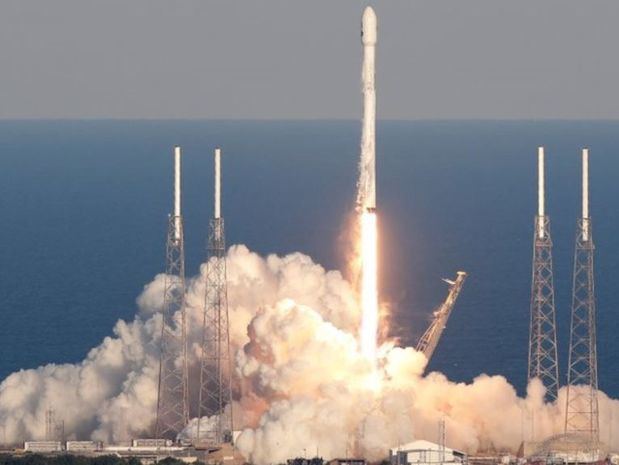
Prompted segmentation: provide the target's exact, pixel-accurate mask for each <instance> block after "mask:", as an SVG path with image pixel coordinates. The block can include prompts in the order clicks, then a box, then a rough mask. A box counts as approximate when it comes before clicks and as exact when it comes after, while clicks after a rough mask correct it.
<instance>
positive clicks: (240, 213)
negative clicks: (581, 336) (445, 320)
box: [0, 121, 619, 397]
mask: <svg viewBox="0 0 619 465" xmlns="http://www.w3.org/2000/svg"><path fill="white" fill-rule="evenodd" d="M359 136H360V124H359V122H357V121H292V122H282V121H265V122H256V121H2V122H0V211H1V212H2V213H1V214H2V226H1V227H0V244H1V245H0V263H1V266H0V311H1V312H2V320H1V321H2V323H1V324H0V344H1V353H2V357H0V378H4V377H5V376H6V375H8V374H9V373H11V372H13V371H15V370H19V369H23V368H32V367H36V366H39V365H41V364H44V363H50V362H54V363H64V362H77V361H80V360H82V359H83V358H84V356H85V355H86V354H87V352H88V350H89V349H90V348H92V347H94V346H95V345H97V344H98V343H99V342H100V341H101V340H102V338H104V337H105V336H108V335H110V334H111V329H112V326H113V324H114V323H115V321H116V320H117V319H119V318H124V319H131V318H132V317H133V314H134V313H135V310H136V306H135V298H136V297H137V296H138V295H139V293H140V292H141V290H142V287H143V286H144V285H145V284H146V283H148V282H149V281H150V280H151V278H152V277H153V276H154V275H155V274H157V273H158V272H161V271H162V270H163V265H164V240H165V232H166V216H167V213H168V211H169V210H170V207H171V148H172V146H173V145H175V144H180V145H182V146H183V150H184V154H183V157H184V216H185V230H186V254H187V270H188V275H194V274H196V273H197V270H198V266H199V264H200V263H201V262H202V260H203V259H204V256H205V240H206V229H207V221H208V217H209V215H210V214H211V202H212V172H211V171H212V168H211V166H212V165H211V162H212V149H213V148H214V147H215V146H216V145H220V146H221V147H222V148H223V153H224V161H223V166H224V180H225V183H224V189H223V195H224V198H223V202H224V206H223V210H224V215H225V217H226V232H227V239H228V243H229V244H233V243H244V244H247V245H248V246H249V247H250V248H251V249H252V250H254V251H257V252H259V253H261V254H267V253H279V254H285V253H288V252H293V251H301V252H304V253H307V254H309V255H311V256H312V257H313V258H314V260H315V261H317V262H319V263H321V264H322V265H324V266H325V267H327V268H330V269H333V268H342V267H343V263H344V255H343V249H344V247H343V243H342V231H343V228H344V226H345V224H346V218H347V216H348V215H349V214H350V212H351V209H352V207H353V202H354V198H355V181H356V175H357V159H358V145H359ZM377 138H378V140H377V164H378V167H377V170H378V212H379V221H380V240H381V245H380V257H381V265H380V266H381V275H380V286H381V295H382V297H383V299H384V300H387V301H389V302H391V304H392V307H393V311H394V315H393V322H392V328H391V332H392V335H394V336H397V337H399V338H400V339H401V340H402V343H403V344H414V343H415V341H416V340H417V338H418V337H419V335H420V334H421V333H422V332H423V330H424V329H425V328H426V326H427V324H428V316H429V315H430V313H431V311H432V310H433V308H434V307H435V306H436V305H437V304H439V303H440V302H441V301H442V299H443V298H444V297H445V295H446V291H447V288H446V285H445V284H444V283H443V282H442V281H441V280H440V278H441V277H453V276H454V275H455V272H456V271H457V270H466V271H467V272H468V273H469V278H468V280H467V282H466V284H465V287H464V289H463V291H462V294H461V296H460V299H459V300H458V302H457V304H456V308H455V310H454V313H453V314H452V317H451V319H450V321H449V325H448V327H447V329H446V330H445V333H444V335H443V338H442V340H441V342H440V344H439V347H438V349H437V351H436V353H435V357H434V359H433V360H432V362H431V366H430V368H431V369H433V370H440V371H442V372H444V373H445V374H446V375H448V376H449V377H450V378H451V379H452V380H456V381H469V380H471V379H473V378H474V377H475V376H477V375H479V374H481V373H489V374H503V375H505V376H506V377H507V378H508V379H509V380H510V382H512V383H513V384H514V385H515V386H516V388H517V389H518V390H519V392H523V390H524V387H525V381H526V380H525V378H526V363H527V362H526V359H527V350H528V348H527V347H528V346H527V344H528V326H529V292H530V271H531V255H532V237H533V217H534V215H535V208H536V171H535V170H536V152H537V151H536V148H537V146H538V145H545V146H546V153H547V155H546V156H547V163H546V165H547V181H546V183H547V210H548V212H549V214H550V217H551V229H552V235H553V240H554V244H555V247H554V258H555V291H556V302H557V318H558V322H557V324H558V332H559V352H560V354H559V356H560V360H559V363H560V369H561V376H562V377H563V378H564V376H565V369H566V364H567V344H568V333H569V311H570V298H571V289H570V286H571V272H572V255H573V247H574V237H575V227H576V220H577V217H578V214H579V208H580V149H581V147H583V146H588V147H589V148H590V150H591V152H590V174H591V212H592V217H593V231H594V232H593V234H594V240H595V243H596V246H597V251H596V253H597V255H596V291H597V304H598V305H597V306H598V352H599V377H600V387H601V388H602V389H603V390H604V391H606V392H607V393H608V394H610V395H612V396H614V397H618V396H619V360H617V358H616V357H615V354H616V353H617V352H618V351H619V340H618V338H617V337H616V334H617V332H618V329H619V318H618V313H617V310H618V309H619V292H618V290H617V286H616V281H617V276H618V271H619V215H618V213H617V208H616V202H617V199H618V198H619V184H618V183H617V179H618V175H619V158H618V157H617V155H616V153H617V151H618V150H619V122H603V121H599V122H562V121H543V122H534V121H518V122H501V121H499V122H496V121H467V122H465V121H449V122H430V121H420V122H395V121H392V122H389V121H387V122H379V124H378V136H377Z"/></svg>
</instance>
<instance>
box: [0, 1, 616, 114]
mask: <svg viewBox="0 0 619 465" xmlns="http://www.w3.org/2000/svg"><path fill="white" fill-rule="evenodd" d="M365 5H366V2H360V1H357V0H331V1H325V0H312V1H309V0H308V1H304V2H301V1H292V0H280V1H275V0H263V1H257V0H251V1H237V0H222V1H210V0H176V1H173V0H53V1H51V0H0V118H99V117H112V118H125V117H130V118H133V117H146V118H196V117H198V118H358V117H359V115H360V112H361V96H360V77H359V70H360V66H361V45H360V39H359V24H360V16H361V12H362V9H363V7H364V6H365ZM373 5H374V7H375V9H376V11H377V14H378V24H379V44H378V51H377V61H378V64H377V68H378V69H377V86H378V114H379V118H383V119H387V118H389V119H391V118H398V119H425V118H617V117H619V99H618V98H617V95H618V94H619V92H618V86H619V60H618V59H617V55H618V53H617V49H618V48H619V26H617V24H619V2H618V1H616V0H587V1H578V0H517V1H515V0H514V1H499V0H467V1H463V0H451V1H445V0H423V1H420V0H415V1H413V0H406V1H405V0H379V1H376V2H374V3H373Z"/></svg>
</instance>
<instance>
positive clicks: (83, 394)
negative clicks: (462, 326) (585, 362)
mask: <svg viewBox="0 0 619 465" xmlns="http://www.w3.org/2000/svg"><path fill="white" fill-rule="evenodd" d="M227 258H228V261H227V271H228V300H229V311H230V322H231V328H230V329H231V343H232V346H233V348H234V351H235V357H234V370H235V377H236V380H237V383H236V384H237V389H236V390H235V392H236V393H237V397H238V398H237V399H236V401H235V405H234V409H235V424H236V425H238V426H239V427H240V429H242V430H243V431H242V433H241V435H240V437H239V438H238V441H237V445H238V448H239V450H240V451H241V452H242V453H243V455H244V456H245V457H246V458H247V459H248V460H249V461H251V462H252V463H255V464H256V465H266V464H268V463H277V462H281V461H284V460H285V459H287V458H290V457H294V456H302V455H307V456H310V455H315V454H319V455H321V456H323V457H327V458H330V457H335V456H345V455H348V456H351V455H353V454H355V453H357V454H363V455H365V456H367V457H368V458H369V459H381V458H384V457H385V456H386V455H387V453H388V452H387V451H388V449H389V448H390V447H393V446H396V445H397V444H400V443H404V442H408V441H410V440H412V439H415V438H424V439H428V440H432V441H436V440H437V431H438V428H437V425H438V422H439V420H440V419H441V418H444V419H445V423H446V431H447V442H448V444H449V446H450V447H455V448H460V449H463V450H465V451H469V452H475V451H477V450H480V449H485V448H490V447H492V448H495V449H497V450H511V451H516V450H517V448H518V447H519V445H520V443H521V441H522V440H523V439H525V440H531V439H536V440H539V439H542V438H545V437H547V436H549V435H552V434H555V433H560V432H562V428H563V418H564V416H563V406H564V404H565V391H564V390H561V391H560V393H559V401H558V402H557V403H556V404H544V402H543V400H542V399H543V395H544V390H543V387H542V386H541V384H540V383H538V382H533V383H531V385H530V386H529V389H528V393H527V397H526V398H519V397H518V396H517V394H516V391H515V389H514V388H513V387H512V386H511V385H510V384H509V383H508V382H507V380H506V379H505V378H504V377H502V376H486V375H480V376H479V377H477V378H476V379H475V380H474V381H473V382H471V383H468V384H467V383H453V382H451V381H449V380H448V379H447V378H446V377H445V376H444V375H442V374H441V373H430V374H428V375H426V376H423V370H424V368H425V364H426V360H425V357H424V356H423V355H422V354H420V353H418V352H416V351H415V350H414V349H412V348H410V347H408V348H400V347H394V346H393V343H389V342H387V343H385V344H384V345H383V346H382V347H381V365H380V369H379V372H378V373H374V372H372V368H371V366H370V365H369V364H368V363H367V362H366V360H364V359H363V357H361V356H360V354H359V350H358V345H357V337H356V330H357V328H358V326H359V321H360V315H359V310H358V305H357V301H356V296H355V292H354V291H353V289H352V288H351V286H350V284H349V283H348V282H347V281H346V280H345V279H344V278H343V277H342V275H341V274H340V273H339V272H337V271H326V270H325V269H324V268H322V267H321V266H319V265H317V264H315V263H314V262H313V261H312V260H311V259H310V258H309V257H308V256H306V255H303V254H300V253H295V254H291V255H287V256H284V257H278V256H275V255H270V256H268V257H266V258H263V257H260V256H258V255H257V254H255V253H252V252H250V251H249V250H248V249H247V248H246V247H245V246H233V247H231V248H230V250H229V252H228V256H227ZM204 273H205V267H204V265H203V266H202V268H201V274H200V275H199V276H197V277H195V278H194V279H191V280H189V282H188V294H187V306H188V309H187V310H188V327H189V328H188V329H189V330H188V337H189V343H190V351H189V354H190V365H191V366H192V367H194V371H192V373H195V367H196V366H197V354H198V353H199V351H198V349H199V342H200V340H201V330H202V318H203V304H204ZM163 278H164V277H163V275H158V276H156V277H155V278H154V280H153V281H152V282H151V283H150V284H148V285H147V286H145V288H144V291H143V292H142V294H141V295H140V296H139V297H138V299H137V303H138V308H139V312H138V315H137V316H136V318H135V320H134V321H132V322H129V323H128V322H124V321H119V322H118V323H117V324H116V325H115V327H114V332H113V336H111V337H107V338H105V339H104V340H103V342H102V343H101V344H100V345H99V346H97V347H96V348H94V349H92V350H91V351H90V352H89V354H88V355H87V357H86V358H85V359H84V360H83V361H82V362H81V363H78V364H64V365H54V364H50V365H46V366H43V367H39V368H36V369H30V370H21V371H18V372H16V373H13V374H11V375H10V376H8V377H7V378H6V379H5V380H4V381H3V382H2V383H1V384H0V425H2V427H3V428H4V434H5V436H6V438H7V441H9V442H14V443H19V442H20V441H23V440H25V439H42V438H43V437H44V435H45V411H46V409H47V408H49V407H53V408H54V409H55V411H56V417H57V419H59V420H60V419H62V420H64V422H65V431H66V433H67V436H68V437H69V438H77V439H86V438H93V439H99V440H103V441H107V442H118V441H126V440H129V439H131V438H133V437H139V436H149V435H151V434H152V431H151V429H152V426H153V422H154V417H155V409H156V401H157V376H158V369H159V366H158V349H157V347H158V341H159V337H160V331H161V326H160V324H161V318H160V315H159V314H158V312H159V311H160V310H161V305H162V302H161V300H162V296H163ZM197 384H198V380H197V379H192V380H190V388H193V389H196V388H197ZM599 401H600V415H601V417H600V425H601V432H600V434H601V438H602V440H604V441H608V438H609V435H610V431H611V430H615V431H617V430H619V401H617V400H612V399H609V398H608V397H607V396H606V395H604V394H603V393H600V396H599ZM209 421H213V419H212V418H211V419H206V418H205V419H202V422H203V423H202V424H203V425H204V424H205V423H204V422H207V423H208V422H209ZM196 426H197V419H193V420H192V422H191V424H190V425H189V426H188V429H187V431H186V434H188V435H189V436H190V435H191V430H192V428H195V427H196ZM533 433H535V434H534V435H533ZM615 441H616V440H615ZM611 445H612V446H613V447H615V448H616V447H619V443H613V444H611Z"/></svg>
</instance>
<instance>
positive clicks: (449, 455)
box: [389, 439, 468, 465]
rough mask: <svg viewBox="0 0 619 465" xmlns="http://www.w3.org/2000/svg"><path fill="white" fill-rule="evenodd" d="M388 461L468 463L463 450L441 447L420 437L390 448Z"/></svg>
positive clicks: (439, 464)
mask: <svg viewBox="0 0 619 465" xmlns="http://www.w3.org/2000/svg"><path fill="white" fill-rule="evenodd" d="M389 461H390V462H391V465H442V464H455V465H458V464H467V463H468V459H467V456H466V454H465V453H464V452H461V451H459V450H455V449H450V448H448V447H441V445H440V444H436V443H434V442H430V441H424V440H421V439H420V440H417V441H413V442H409V443H408V444H401V445H399V446H398V447H394V448H393V449H391V450H390V451H389Z"/></svg>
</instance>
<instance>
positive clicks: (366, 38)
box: [361, 6, 377, 45]
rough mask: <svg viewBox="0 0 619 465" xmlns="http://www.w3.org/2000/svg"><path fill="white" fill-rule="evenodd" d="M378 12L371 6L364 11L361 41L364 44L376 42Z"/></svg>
mask: <svg viewBox="0 0 619 465" xmlns="http://www.w3.org/2000/svg"><path fill="white" fill-rule="evenodd" d="M376 22H377V21H376V13H374V9H373V8H372V7H371V6H368V7H366V8H365V10H364V11H363V16H362V18H361V41H362V42H363V45H374V44H376Z"/></svg>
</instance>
